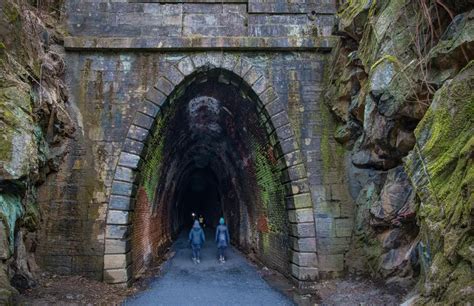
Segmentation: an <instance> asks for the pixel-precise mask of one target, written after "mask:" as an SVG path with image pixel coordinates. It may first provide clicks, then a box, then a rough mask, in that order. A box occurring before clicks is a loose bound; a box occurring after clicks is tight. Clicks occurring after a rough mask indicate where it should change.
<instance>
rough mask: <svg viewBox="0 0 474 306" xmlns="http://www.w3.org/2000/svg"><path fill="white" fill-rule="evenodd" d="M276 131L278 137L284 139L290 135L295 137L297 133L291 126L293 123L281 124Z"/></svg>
mask: <svg viewBox="0 0 474 306" xmlns="http://www.w3.org/2000/svg"><path fill="white" fill-rule="evenodd" d="M275 132H276V134H277V135H278V138H279V139H283V140H284V139H288V138H290V137H293V136H294V135H295V134H294V132H293V129H292V127H291V124H287V125H284V126H280V127H279V128H277V129H275ZM300 160H301V158H300ZM291 166H292V165H291Z"/></svg>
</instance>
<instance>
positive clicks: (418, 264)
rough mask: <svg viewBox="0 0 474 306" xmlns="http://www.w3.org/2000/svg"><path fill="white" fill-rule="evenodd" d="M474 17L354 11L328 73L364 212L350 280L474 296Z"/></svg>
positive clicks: (426, 8) (451, 12) (390, 4)
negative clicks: (361, 276) (365, 276)
mask: <svg viewBox="0 0 474 306" xmlns="http://www.w3.org/2000/svg"><path fill="white" fill-rule="evenodd" d="M472 8H473V6H472V3H470V2H469V1H450V0H444V1H425V0H420V1H408V0H394V1H388V0H379V1H371V0H361V1H343V3H342V4H341V5H340V7H339V13H338V15H339V27H338V29H336V31H338V34H339V35H341V37H342V40H341V44H340V45H339V47H338V50H337V52H335V53H334V57H333V63H332V65H331V64H330V65H329V66H330V67H331V68H330V69H329V71H328V72H327V88H328V90H327V94H326V103H327V105H328V106H329V107H330V109H331V110H332V113H333V114H334V116H335V117H336V118H337V120H338V122H339V123H340V125H339V128H338V129H337V131H336V133H335V135H334V137H335V138H336V140H337V141H338V142H340V143H341V144H343V145H344V146H345V148H346V149H347V150H348V151H350V161H349V162H348V169H347V172H348V175H349V177H350V181H351V184H350V185H351V186H350V187H351V193H352V195H353V197H354V199H355V202H356V205H357V214H356V216H355V228H354V235H353V239H352V247H351V251H350V252H351V256H349V258H352V260H351V262H348V263H347V265H348V267H349V270H351V271H353V272H359V273H369V274H370V275H372V276H375V277H379V278H381V279H384V280H385V281H386V282H388V283H396V284H398V285H401V286H404V287H410V286H412V285H413V284H414V283H415V282H417V281H418V286H417V289H418V291H419V292H420V297H419V298H418V299H417V301H418V303H420V304H421V303H433V302H440V303H446V302H448V301H449V303H456V302H463V301H468V300H471V301H472V300H473V298H474V287H473V286H474V282H473V278H472V257H473V255H474V254H473V249H474V245H473V235H472V216H473V210H472V205H473V203H474V200H473V196H472V194H473V185H474V181H473V179H474V177H473V174H474V170H473V168H472V162H473V157H474V156H473V145H474V143H473V141H474V140H473V139H474V138H473V136H472V135H474V124H473V116H474V92H473V84H474V83H473V75H474V70H473V62H472V60H473V59H474V42H473V39H474V11H472Z"/></svg>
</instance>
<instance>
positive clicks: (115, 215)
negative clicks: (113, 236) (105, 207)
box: [107, 210, 131, 225]
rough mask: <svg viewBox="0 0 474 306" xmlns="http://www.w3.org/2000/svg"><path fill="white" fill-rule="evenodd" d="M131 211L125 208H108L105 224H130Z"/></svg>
mask: <svg viewBox="0 0 474 306" xmlns="http://www.w3.org/2000/svg"><path fill="white" fill-rule="evenodd" d="M130 221H131V213H130V212H129V211H126V210H109V212H108V213H107V224H121V225H127V224H130Z"/></svg>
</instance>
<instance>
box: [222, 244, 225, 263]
mask: <svg viewBox="0 0 474 306" xmlns="http://www.w3.org/2000/svg"><path fill="white" fill-rule="evenodd" d="M222 261H225V247H223V248H222Z"/></svg>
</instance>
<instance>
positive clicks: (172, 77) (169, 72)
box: [166, 66, 184, 93]
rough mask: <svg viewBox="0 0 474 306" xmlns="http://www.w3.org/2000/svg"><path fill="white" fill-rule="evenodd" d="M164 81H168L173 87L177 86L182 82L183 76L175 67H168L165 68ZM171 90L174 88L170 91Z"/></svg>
mask: <svg viewBox="0 0 474 306" xmlns="http://www.w3.org/2000/svg"><path fill="white" fill-rule="evenodd" d="M166 79H167V80H169V81H170V82H171V83H172V84H173V85H174V86H177V85H179V84H180V83H181V82H182V81H183V79H184V75H183V74H182V73H181V71H179V70H178V68H176V67H175V66H169V67H167V68H166ZM174 86H173V87H174ZM173 89H174V88H172V89H171V90H173ZM170 93H171V92H170Z"/></svg>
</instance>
